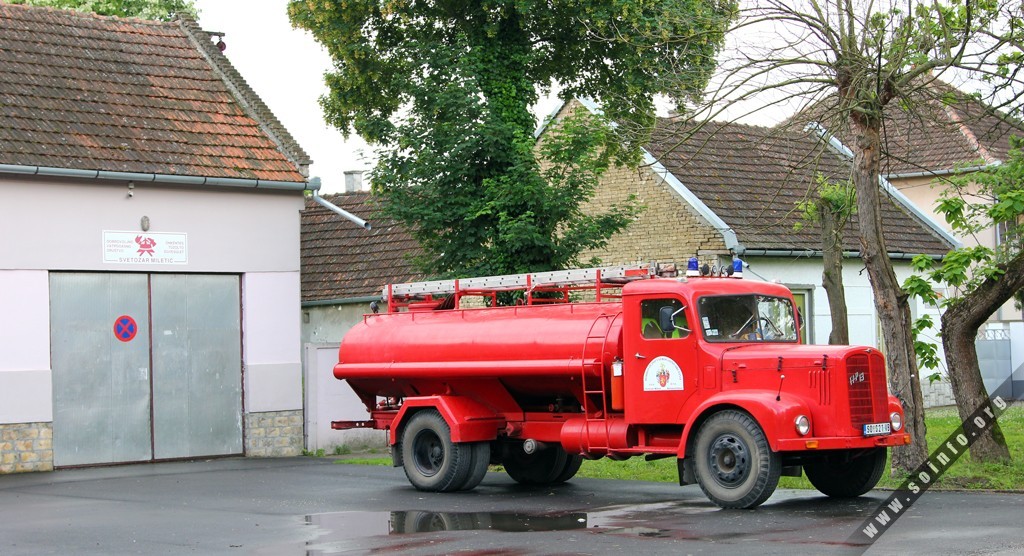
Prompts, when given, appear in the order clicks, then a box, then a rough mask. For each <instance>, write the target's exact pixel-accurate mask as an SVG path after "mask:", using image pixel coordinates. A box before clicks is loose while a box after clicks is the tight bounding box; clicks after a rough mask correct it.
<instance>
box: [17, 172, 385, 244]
mask: <svg viewBox="0 0 1024 556" xmlns="http://www.w3.org/2000/svg"><path fill="white" fill-rule="evenodd" d="M0 174H16V175H22V176H45V177H52V178H74V179H87V180H113V181H127V182H141V183H145V182H149V183H166V184H173V185H203V186H214V187H240V188H250V189H271V190H279V191H311V192H312V194H313V200H314V201H316V202H317V203H319V204H320V205H322V206H324V207H326V208H327V209H329V210H331V211H333V212H335V213H337V214H340V215H341V216H343V217H345V218H347V219H348V220H351V221H352V222H355V223H356V224H358V225H359V226H361V227H363V228H365V229H367V230H369V229H370V223H369V222H367V221H366V220H363V219H362V218H359V217H358V216H356V215H354V214H352V213H350V212H348V211H346V210H344V209H342V208H340V207H338V206H336V205H334V204H333V203H331V202H330V201H328V200H327V199H324V198H323V197H321V196H320V194H319V190H320V182H319V180H317V179H316V178H314V179H313V180H312V181H310V182H308V183H307V182H304V181H303V182H295V181H276V180H260V179H241V178H212V177H204V176H179V175H172V174H146V173H139V172H108V171H105V170H83V169H80V168H55V167H52V166H24V165H21V164H0Z"/></svg>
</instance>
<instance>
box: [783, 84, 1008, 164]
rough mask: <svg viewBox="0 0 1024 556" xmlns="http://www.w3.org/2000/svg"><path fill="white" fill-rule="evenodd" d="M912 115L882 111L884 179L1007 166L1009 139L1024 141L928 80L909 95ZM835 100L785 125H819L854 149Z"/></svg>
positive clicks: (976, 103)
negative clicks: (999, 163) (990, 165)
mask: <svg viewBox="0 0 1024 556" xmlns="http://www.w3.org/2000/svg"><path fill="white" fill-rule="evenodd" d="M908 102H910V103H912V104H913V107H914V109H913V111H909V110H906V109H903V108H901V107H902V106H904V105H906V104H907V102H903V101H900V100H895V101H893V102H891V103H890V104H889V105H888V106H887V108H886V111H885V119H884V121H883V122H884V123H883V126H882V153H883V157H882V173H883V174H885V175H889V176H893V175H895V176H898V175H901V174H910V173H918V172H923V171H932V172H943V171H948V170H954V169H956V168H962V167H969V166H976V165H983V164H988V163H991V162H995V161H997V160H998V161H1005V160H1006V157H1007V153H1008V151H1009V149H1010V136H1011V135H1020V136H1024V125H1021V123H1020V122H1017V121H1015V120H1014V119H1013V118H1011V117H1009V116H1007V115H1005V114H1002V113H1000V112H997V111H996V110H993V109H992V108H990V107H988V106H987V105H985V104H984V103H983V102H981V101H980V100H978V99H976V98H974V97H971V96H970V95H967V94H965V93H964V92H962V91H960V90H958V89H956V88H954V87H952V86H951V85H948V84H946V83H943V82H942V81H940V80H938V79H934V80H932V81H931V82H930V83H928V85H927V86H923V87H921V88H919V89H918V90H917V91H915V92H914V93H913V95H912V96H911V99H910V101H908ZM834 104H835V99H834V98H827V99H825V100H824V101H822V102H820V103H817V104H815V105H812V106H811V107H809V108H808V109H807V110H805V111H803V112H802V113H800V114H797V115H796V116H794V117H793V118H791V119H790V120H789V122H788V123H789V124H797V125H798V126H801V125H803V124H804V123H806V122H807V121H811V120H814V121H820V122H821V123H822V124H823V125H824V126H825V127H826V128H828V130H829V131H830V132H831V133H834V134H835V135H836V136H837V137H839V138H840V139H841V140H842V141H843V142H844V143H846V144H847V145H850V144H852V139H851V138H850V134H849V130H848V127H847V126H848V124H847V122H846V121H845V119H843V118H841V117H837V116H836V114H835V111H833V110H831V109H832V108H833V106H834Z"/></svg>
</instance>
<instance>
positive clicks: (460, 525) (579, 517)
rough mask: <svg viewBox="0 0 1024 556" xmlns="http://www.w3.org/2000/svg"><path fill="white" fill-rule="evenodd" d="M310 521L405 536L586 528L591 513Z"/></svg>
mask: <svg viewBox="0 0 1024 556" xmlns="http://www.w3.org/2000/svg"><path fill="white" fill-rule="evenodd" d="M306 524H307V525H313V526H316V527H317V528H319V529H320V530H321V531H324V532H325V533H327V534H328V535H330V534H331V533H335V532H338V533H342V534H345V535H350V534H351V533H353V532H356V531H358V532H359V534H360V536H376V535H404V534H410V533H430V532H434V531H475V530H491V531H503V532H506V533H525V532H538V531H567V530H570V529H586V528H587V514H586V513H582V512H563V513H554V514H525V513H509V512H430V511H423V510H410V511H397V512H335V513H327V514H315V515H308V516H306Z"/></svg>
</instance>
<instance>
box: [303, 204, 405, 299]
mask: <svg viewBox="0 0 1024 556" xmlns="http://www.w3.org/2000/svg"><path fill="white" fill-rule="evenodd" d="M324 199H326V200H328V201H330V202H331V203H334V204H335V205H337V206H339V207H341V208H343V209H345V210H347V211H349V212H351V213H353V214H358V215H360V216H363V217H365V218H367V219H368V220H372V222H373V229H372V230H370V231H367V230H364V229H363V228H360V227H359V226H356V225H355V224H353V223H352V222H349V221H348V220H345V219H344V218H341V217H340V216H338V215H337V214H335V213H333V212H331V211H330V210H328V209H326V208H324V207H322V206H320V205H318V204H316V203H315V202H314V201H313V200H312V199H306V208H305V210H304V211H302V301H303V302H309V301H324V300H337V299H344V298H352V297H362V296H370V295H379V294H380V292H381V288H382V287H383V286H384V285H385V284H388V283H399V282H408V281H412V280H418V279H422V277H421V275H420V274H419V273H418V272H417V271H416V270H415V269H414V268H413V266H412V263H411V262H410V258H411V257H412V256H415V255H418V254H420V249H419V247H418V245H417V244H416V241H415V240H414V239H413V238H412V236H410V235H409V234H408V233H407V232H406V231H405V229H404V228H402V227H401V226H400V225H399V224H397V223H396V222H395V221H394V220H392V219H389V218H386V217H384V216H383V215H381V214H380V212H379V211H378V209H377V205H376V203H375V202H374V201H373V199H372V197H371V196H370V194H369V193H347V194H341V195H325V196H324Z"/></svg>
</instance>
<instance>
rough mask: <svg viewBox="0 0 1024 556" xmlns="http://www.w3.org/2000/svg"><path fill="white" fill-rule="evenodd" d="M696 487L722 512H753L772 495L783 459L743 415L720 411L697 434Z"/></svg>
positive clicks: (695, 457)
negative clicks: (744, 509)
mask: <svg viewBox="0 0 1024 556" xmlns="http://www.w3.org/2000/svg"><path fill="white" fill-rule="evenodd" d="M694 464H695V468H696V469H695V470H696V475H697V483H698V484H699V485H700V488H701V490H703V491H704V494H705V495H706V496H707V497H708V498H709V499H711V501H712V502H714V503H715V504H717V505H719V506H720V507H722V508H754V507H757V506H759V505H761V503H762V502H764V501H765V500H767V499H768V497H769V496H771V495H772V493H773V492H775V487H776V486H778V484H779V476H780V475H781V474H782V459H781V457H779V454H777V453H775V452H772V450H771V448H770V447H769V446H768V441H767V440H766V439H765V436H764V431H762V430H761V427H760V426H758V424H757V422H756V421H754V419H753V418H751V417H750V416H749V415H747V414H746V413H742V412H739V411H732V410H728V411H721V412H719V413H716V414H714V415H712V416H711V418H710V419H708V420H707V421H706V422H705V423H704V424H703V425H702V426H701V428H700V430H699V431H698V432H697V443H696V447H695V451H694Z"/></svg>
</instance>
